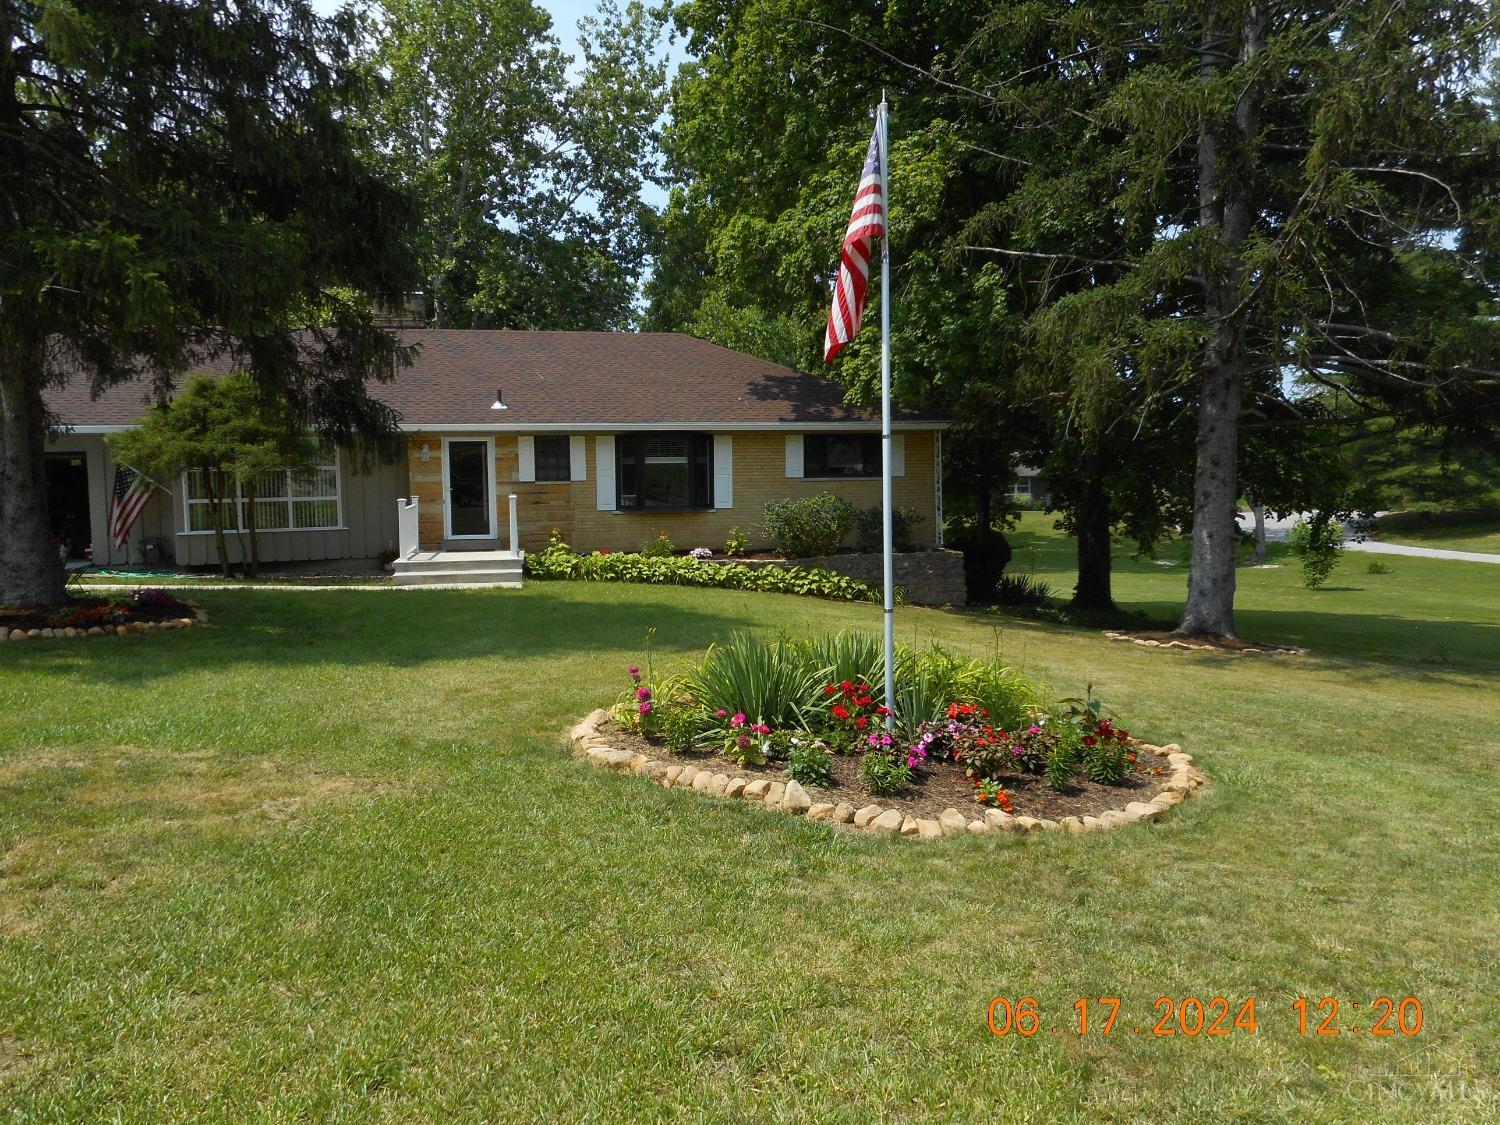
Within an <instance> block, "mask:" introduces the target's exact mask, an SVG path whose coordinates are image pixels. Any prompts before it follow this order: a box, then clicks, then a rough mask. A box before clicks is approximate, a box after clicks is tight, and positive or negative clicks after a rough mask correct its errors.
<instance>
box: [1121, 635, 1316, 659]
mask: <svg viewBox="0 0 1500 1125" xmlns="http://www.w3.org/2000/svg"><path fill="white" fill-rule="evenodd" d="M1104 635H1105V636H1106V637H1111V638H1113V639H1114V640H1117V641H1135V642H1137V643H1139V644H1143V645H1146V646H1147V647H1151V648H1187V649H1208V650H1210V651H1214V652H1236V653H1247V652H1259V653H1267V654H1271V655H1277V654H1279V655H1283V656H1303V655H1305V654H1306V653H1307V649H1305V648H1298V647H1297V646H1296V645H1266V644H1260V643H1259V642H1256V641H1244V640H1241V639H1240V638H1239V637H1210V636H1202V635H1199V636H1192V637H1185V636H1180V635H1179V634H1177V633H1171V632H1161V631H1157V630H1153V629H1145V630H1139V631H1136V632H1125V631H1121V630H1114V629H1110V630H1106V631H1105V634H1104Z"/></svg>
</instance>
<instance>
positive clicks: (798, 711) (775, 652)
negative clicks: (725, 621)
mask: <svg viewBox="0 0 1500 1125" xmlns="http://www.w3.org/2000/svg"><path fill="white" fill-rule="evenodd" d="M823 679H824V676H823V670H822V669H816V668H810V667H809V666H808V665H807V663H806V662H805V661H804V660H803V659H802V657H801V654H800V653H799V652H798V651H797V646H795V645H792V644H789V643H787V642H780V643H768V642H766V641H763V640H761V639H760V638H759V637H757V636H755V634H753V633H735V634H733V635H732V636H731V637H730V638H729V640H728V641H726V642H725V643H723V644H714V645H710V646H709V649H708V653H707V655H705V656H704V658H703V661H702V663H700V664H699V665H698V667H697V668H695V669H694V670H693V671H692V672H691V673H689V674H688V677H687V691H688V693H689V694H690V695H691V696H692V698H693V699H694V701H695V702H697V704H698V705H699V706H700V707H702V708H703V709H704V710H705V711H708V712H716V711H724V712H726V713H727V714H728V715H730V716H734V715H736V714H739V715H744V716H745V717H746V718H747V719H748V720H749V721H750V722H751V723H757V722H758V723H765V724H766V725H768V726H770V727H771V728H772V729H773V730H774V729H780V728H782V727H792V726H795V727H799V728H801V729H804V730H805V729H806V728H807V722H808V718H809V716H810V715H811V714H812V712H813V709H814V708H815V707H817V705H818V702H819V700H820V699H821V696H822V690H823Z"/></svg>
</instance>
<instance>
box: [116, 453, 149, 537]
mask: <svg viewBox="0 0 1500 1125" xmlns="http://www.w3.org/2000/svg"><path fill="white" fill-rule="evenodd" d="M152 487H153V486H152V483H151V481H150V480H149V479H147V478H146V477H143V476H142V475H141V474H140V473H138V472H136V471H135V470H134V469H127V468H126V467H125V466H124V465H116V466H115V486H114V488H113V489H111V490H110V494H109V535H110V538H111V539H113V540H114V541H115V546H116V547H117V548H119V549H120V550H122V551H123V550H124V549H125V546H126V544H127V543H129V542H130V531H131V529H132V528H133V527H135V522H136V520H138V519H140V518H141V511H142V510H143V509H144V508H145V507H146V501H147V500H148V499H150V498H151V489H152Z"/></svg>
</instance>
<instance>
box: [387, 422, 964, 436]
mask: <svg viewBox="0 0 1500 1125" xmlns="http://www.w3.org/2000/svg"><path fill="white" fill-rule="evenodd" d="M952 425H953V423H952V422H892V423H891V429H892V430H905V431H908V432H911V431H919V430H946V429H948V428H949V427H950V426H952ZM401 430H402V432H404V433H409V434H419V433H437V432H440V431H441V432H444V433H450V434H503V433H529V434H542V433H555V434H558V433H561V434H581V433H587V434H593V433H599V434H629V433H654V432H656V431H658V430H692V431H695V432H699V433H730V432H732V433H756V432H760V433H796V434H816V433H828V432H838V431H841V430H862V431H865V432H875V433H879V431H880V421H879V419H876V420H874V421H870V422H614V423H611V422H517V423H507V424H504V425H495V424H490V425H473V424H470V423H456V424H453V425H448V424H445V423H442V422H422V423H416V422H403V423H402V424H401Z"/></svg>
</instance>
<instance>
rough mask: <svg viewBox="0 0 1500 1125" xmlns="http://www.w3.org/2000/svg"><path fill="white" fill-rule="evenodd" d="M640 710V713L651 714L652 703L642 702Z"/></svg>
mask: <svg viewBox="0 0 1500 1125" xmlns="http://www.w3.org/2000/svg"><path fill="white" fill-rule="evenodd" d="M639 710H640V713H641V714H642V715H649V714H651V704H649V703H642V704H641V705H640V708H639Z"/></svg>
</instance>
